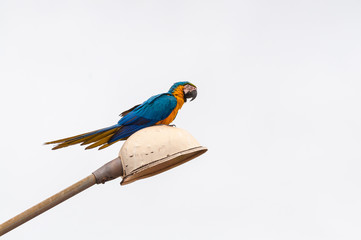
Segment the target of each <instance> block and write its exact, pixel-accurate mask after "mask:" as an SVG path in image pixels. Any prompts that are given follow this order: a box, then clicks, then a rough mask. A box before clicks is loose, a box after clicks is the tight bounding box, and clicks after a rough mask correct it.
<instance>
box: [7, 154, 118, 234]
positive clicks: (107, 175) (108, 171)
mask: <svg viewBox="0 0 361 240" xmlns="http://www.w3.org/2000/svg"><path fill="white" fill-rule="evenodd" d="M122 174H123V166H122V163H121V160H120V158H119V157H117V158H116V159H114V160H112V161H110V162H108V163H106V164H104V165H103V166H102V167H100V168H99V169H97V170H96V171H95V172H93V173H92V174H91V175H89V176H87V177H86V178H84V179H82V180H80V181H79V182H77V183H74V184H73V185H71V186H70V187H68V188H65V189H64V190H63V191H61V192H59V193H57V194H55V195H53V196H51V197H50V198H48V199H46V200H44V201H42V202H41V203H39V204H37V205H35V206H33V207H31V208H29V209H28V210H26V211H24V212H22V213H20V214H19V215H17V216H15V217H13V218H12V219H10V220H8V221H6V222H4V223H3V224H1V225H0V236H2V235H4V234H5V233H7V232H9V231H11V230H13V229H14V228H16V227H18V226H20V225H21V224H23V223H26V222H27V221H29V220H31V219H33V218H34V217H36V216H38V215H40V214H42V213H43V212H45V211H47V210H49V209H50V208H52V207H54V206H56V205H58V204H59V203H61V202H64V201H65V200H67V199H68V198H71V197H73V196H74V195H76V194H78V193H80V192H82V191H84V190H85V189H87V188H89V187H91V186H93V185H94V184H96V183H97V184H100V183H105V182H107V181H110V180H113V179H116V178H118V177H120V176H122Z"/></svg>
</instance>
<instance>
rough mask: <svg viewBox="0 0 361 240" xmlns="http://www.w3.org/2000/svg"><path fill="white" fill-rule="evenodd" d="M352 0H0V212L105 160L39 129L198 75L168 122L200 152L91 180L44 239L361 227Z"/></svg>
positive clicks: (317, 232) (81, 128)
mask: <svg viewBox="0 0 361 240" xmlns="http://www.w3.org/2000/svg"><path fill="white" fill-rule="evenodd" d="M360 13H361V2H360V1H347V0H343V1H317V0H316V1H315V0H312V1H308V0H306V1H76V0H75V1H74V0H72V1H37V0H35V1H7V0H3V1H0V79H1V88H0V91H1V94H0V103H1V125H0V126H1V133H2V135H1V138H0V143H1V144H0V146H1V156H2V160H1V161H0V169H1V179H2V184H1V185H2V188H1V198H0V222H4V221H6V220H8V219H9V218H11V217H13V216H15V215H17V214H18V213H20V212H22V211H24V210H26V209H27V208H29V207H31V206H33V205H35V204H37V203H39V202H40V201H42V200H44V199H46V198H47V197H49V196H51V195H53V194H55V193H57V192H58V191H60V190H62V189H64V188H66V187H68V186H69V185H71V184H73V183H75V182H76V181H78V180H80V179H82V178H83V177H86V176H87V175H89V174H90V173H91V172H93V171H94V170H96V169H97V168H98V167H100V166H101V165H103V164H104V163H106V162H107V161H109V160H112V159H114V158H115V157H116V156H117V154H118V151H119V149H120V148H121V146H122V143H117V144H114V145H112V146H111V147H109V148H107V149H104V150H102V151H97V150H89V151H85V150H84V148H83V147H80V146H73V147H69V148H65V149H61V150H57V151H51V150H50V149H51V147H50V146H44V145H43V143H44V142H46V141H50V140H54V139H58V138H63V137H68V136H72V135H76V134H80V133H83V132H87V131H91V130H95V129H99V128H102V127H107V126H110V125H113V124H114V123H116V122H117V121H118V120H119V116H118V114H119V113H121V112H122V111H124V110H127V109H129V108H130V107H132V106H134V105H136V104H139V103H141V102H143V101H145V100H146V99H147V98H149V97H150V96H153V95H155V94H158V93H162V92H166V91H168V89H169V87H170V86H171V85H172V84H173V83H174V82H177V81H181V80H188V81H190V82H192V83H194V84H195V85H197V87H198V97H197V99H196V100H194V101H193V102H191V103H186V104H185V105H184V106H183V108H182V110H181V111H180V112H179V114H178V116H177V119H176V120H175V122H174V124H176V125H177V127H180V128H183V129H186V130H187V131H189V132H190V133H191V134H192V135H193V136H194V137H195V138H196V139H197V140H198V141H199V142H200V143H201V144H202V145H203V146H206V147H208V149H209V151H208V152H207V153H206V154H204V155H202V156H201V157H199V158H197V159H194V160H192V161H191V162H189V163H186V164H184V165H181V166H179V167H177V168H175V169H172V170H170V171H168V172H165V173H162V174H161V175H157V176H155V177H152V178H149V179H145V180H141V181H138V182H135V183H132V184H130V185H126V186H120V185H119V182H120V179H117V180H114V181H112V182H108V183H106V184H105V185H100V186H93V187H92V188H90V189H88V190H86V191H84V192H82V193H80V194H79V195H77V196H75V197H73V198H71V199H69V200H68V201H66V202H64V203H62V204H60V205H58V206H56V207H55V208H53V209H51V210H49V211H47V212H46V213H44V214H42V215H40V216H38V217H36V218H35V219H33V220H31V221H29V222H27V223H25V224H24V225H22V226H20V227H18V228H17V229H15V230H13V231H11V232H9V233H7V234H6V235H5V236H4V237H3V238H4V239H9V240H19V239H37V240H43V239H44V240H45V239H46V240H48V239H52V240H57V239H62V240H63V239H88V240H92V239H110V238H112V239H127V240H132V239H156V240H163V239H164V240H168V239H182V240H183V239H257V240H258V239H267V240H268V239H275V240H283V239H284V240H289V239H292V240H298V239H307V240H309V239H327V240H330V239H331V240H332V239H340V240H341V239H342V240H344V239H347V240H353V239H358V240H359V239H361V231H360V226H361V217H360V216H361V204H360V203H361V190H360V189H361V174H360V173H361V151H360V145H361V112H360V104H361V94H360V92H361V44H360V43H361V31H360V29H361V14H360Z"/></svg>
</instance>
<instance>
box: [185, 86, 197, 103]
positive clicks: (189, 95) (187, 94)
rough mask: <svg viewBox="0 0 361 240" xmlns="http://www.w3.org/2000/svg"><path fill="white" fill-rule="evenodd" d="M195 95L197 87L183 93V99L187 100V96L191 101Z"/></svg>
mask: <svg viewBox="0 0 361 240" xmlns="http://www.w3.org/2000/svg"><path fill="white" fill-rule="evenodd" d="M196 97H197V89H194V90H192V91H190V92H187V93H186V94H184V99H185V101H187V98H191V101H193V100H194V99H195V98H196Z"/></svg>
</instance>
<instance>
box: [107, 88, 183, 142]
mask: <svg viewBox="0 0 361 240" xmlns="http://www.w3.org/2000/svg"><path fill="white" fill-rule="evenodd" d="M176 106H177V99H176V98H175V97H174V96H172V95H171V94H169V93H163V94H159V95H155V96H153V97H151V98H149V99H148V100H147V101H145V102H144V103H142V104H141V105H139V106H137V107H136V108H134V109H133V110H132V111H130V112H129V113H127V114H126V115H125V116H124V117H123V118H121V119H120V120H119V122H118V125H119V126H122V128H121V129H120V130H119V131H118V132H117V133H116V134H114V135H113V136H112V137H111V139H110V140H109V142H108V143H112V142H115V141H117V140H119V139H122V138H126V137H129V136H130V135H131V134H133V133H134V132H136V131H138V130H140V129H142V128H145V127H149V126H152V125H154V124H156V123H157V122H159V121H161V120H163V119H165V118H166V117H168V116H169V114H171V112H172V111H173V109H174V108H175V107H176Z"/></svg>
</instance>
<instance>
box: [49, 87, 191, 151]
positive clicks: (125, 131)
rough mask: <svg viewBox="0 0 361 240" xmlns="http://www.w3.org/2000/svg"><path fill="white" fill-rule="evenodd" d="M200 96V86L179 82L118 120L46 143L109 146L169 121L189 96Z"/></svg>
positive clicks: (89, 147)
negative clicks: (94, 129)
mask: <svg viewBox="0 0 361 240" xmlns="http://www.w3.org/2000/svg"><path fill="white" fill-rule="evenodd" d="M196 97H197V87H196V86H195V85H193V84H192V83H190V82H177V83H175V84H173V86H172V87H171V88H170V89H169V91H168V92H167V93H162V94H158V95H155V96H153V97H151V98H149V99H148V100H147V101H145V102H143V103H142V104H139V105H136V106H134V107H132V108H131V109H129V110H127V111H124V112H122V113H121V114H120V116H121V117H122V118H121V119H120V120H119V121H118V123H117V124H115V125H113V126H110V127H107V128H102V129H99V130H96V131H92V132H88V133H84V134H80V135H76V136H73V137H69V138H63V139H59V140H56V141H51V142H47V143H45V144H57V145H56V146H55V147H53V150H55V149H59V148H63V147H68V146H70V145H74V144H78V143H79V144H81V145H87V144H91V145H89V146H87V147H86V148H85V149H91V148H95V147H99V146H100V147H99V150H100V149H103V148H106V147H109V146H110V145H112V144H113V143H115V142H117V141H120V140H125V139H127V138H128V137H129V136H130V135H132V134H133V133H135V132H136V131H138V130H140V129H142V128H146V127H149V126H153V125H159V124H167V125H168V124H170V123H171V122H172V121H173V120H174V119H175V117H176V116H177V113H178V111H179V109H181V107H182V106H183V104H184V102H186V101H187V99H188V98H191V101H193V100H194V99H195V98H196Z"/></svg>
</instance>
